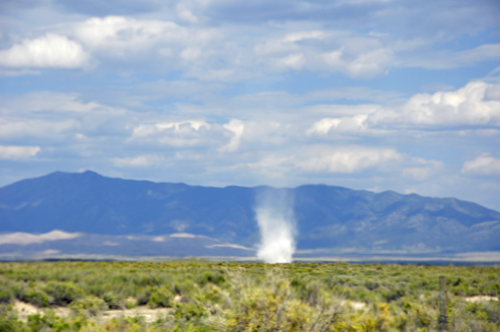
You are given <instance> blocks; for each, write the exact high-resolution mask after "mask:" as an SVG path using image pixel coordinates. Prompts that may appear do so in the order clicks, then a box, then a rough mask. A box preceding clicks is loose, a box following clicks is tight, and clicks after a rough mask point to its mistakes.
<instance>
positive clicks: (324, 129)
mask: <svg viewBox="0 0 500 332" xmlns="http://www.w3.org/2000/svg"><path fill="white" fill-rule="evenodd" d="M367 118H368V114H359V115H355V116H352V117H342V118H323V119H321V120H319V121H317V122H315V123H314V124H313V125H312V126H311V127H310V128H309V129H308V130H307V134H308V135H313V134H320V135H326V134H328V133H330V132H334V131H335V132H339V133H346V132H362V131H365V130H366V129H367V124H366V119H367Z"/></svg>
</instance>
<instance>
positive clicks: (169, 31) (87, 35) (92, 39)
mask: <svg viewBox="0 0 500 332" xmlns="http://www.w3.org/2000/svg"><path fill="white" fill-rule="evenodd" d="M74 30H75V32H74V33H75V35H76V37H77V38H78V39H79V40H81V41H82V42H83V43H84V44H85V45H87V46H88V47H91V48H97V47H106V48H109V51H110V52H113V51H122V50H123V49H124V48H126V49H132V48H133V47H138V46H147V45H150V44H152V43H155V42H158V41H159V40H162V39H163V40H165V39H174V40H182V38H184V37H187V35H186V30H185V29H183V28H181V27H180V26H179V25H177V24H175V23H173V22H168V21H160V20H137V19H133V18H128V17H122V16H107V17H103V18H100V17H93V18H90V19H88V20H86V21H84V22H79V23H76V24H74Z"/></svg>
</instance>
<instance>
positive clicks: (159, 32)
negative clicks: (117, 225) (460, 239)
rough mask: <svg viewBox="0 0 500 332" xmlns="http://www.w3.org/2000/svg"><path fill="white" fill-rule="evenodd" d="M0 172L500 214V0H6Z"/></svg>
mask: <svg viewBox="0 0 500 332" xmlns="http://www.w3.org/2000/svg"><path fill="white" fill-rule="evenodd" d="M0 22H1V23H0V87H1V90H0V98H1V103H0V169H1V172H0V185H6V184H9V183H12V182H14V181H17V180H20V179H23V178H27V177H35V176H41V175H44V174H47V173H50V172H53V171H56V170H60V171H68V172H78V171H83V170H87V169H91V170H94V171H96V172H99V173H101V174H103V175H106V176H113V177H124V178H132V179H148V180H153V181H167V182H186V183H189V184H195V185H214V186H226V185H245V186H253V185H260V184H268V185H274V186H297V185H300V184H306V183H324V184H331V185H340V186H346V187H349V188H354V189H366V190H373V191H377V192H380V191H384V190H394V191H397V192H400V193H417V194H420V195H425V196H438V197H457V198H460V199H465V200H470V201H474V202H478V203H480V204H483V205H485V206H487V207H490V208H494V209H496V210H500V199H499V197H500V80H499V77H500V3H499V2H498V1H497V0H479V1H469V0H468V1H460V0H434V1H427V0H423V1H401V0H350V1H347V0H338V1H321V0H315V1H312V0H311V1H260V0H256V1H226V0H189V1H168V2H166V1H159V0H158V1H157V0H141V1H139V0H121V1H106V2H104V1H97V0H96V1H85V2H81V1H72V0H39V1H34V0H21V1H19V0H16V1H14V0H4V1H2V2H1V4H0Z"/></svg>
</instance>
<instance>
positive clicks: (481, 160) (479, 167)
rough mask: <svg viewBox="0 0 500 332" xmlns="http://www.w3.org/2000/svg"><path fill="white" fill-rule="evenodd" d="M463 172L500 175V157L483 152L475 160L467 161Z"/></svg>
mask: <svg viewBox="0 0 500 332" xmlns="http://www.w3.org/2000/svg"><path fill="white" fill-rule="evenodd" d="M462 173H464V174H471V175H500V159H497V158H494V157H492V156H491V155H490V154H488V153H486V154H482V155H480V156H479V157H477V158H476V159H474V160H469V161H466V162H465V163H464V165H463V167H462Z"/></svg>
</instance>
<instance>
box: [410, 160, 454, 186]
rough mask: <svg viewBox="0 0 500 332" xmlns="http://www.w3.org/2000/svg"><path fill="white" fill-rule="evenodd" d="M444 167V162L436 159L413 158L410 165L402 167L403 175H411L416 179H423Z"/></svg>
mask: <svg viewBox="0 0 500 332" xmlns="http://www.w3.org/2000/svg"><path fill="white" fill-rule="evenodd" d="M443 168H444V164H443V163H442V162H441V161H437V160H425V159H422V158H413V159H412V167H406V168H404V169H403V176H406V177H411V178H413V179H415V180H417V181H423V180H426V179H428V178H429V177H431V176H432V175H434V174H436V173H437V172H438V171H440V170H442V169H443Z"/></svg>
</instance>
